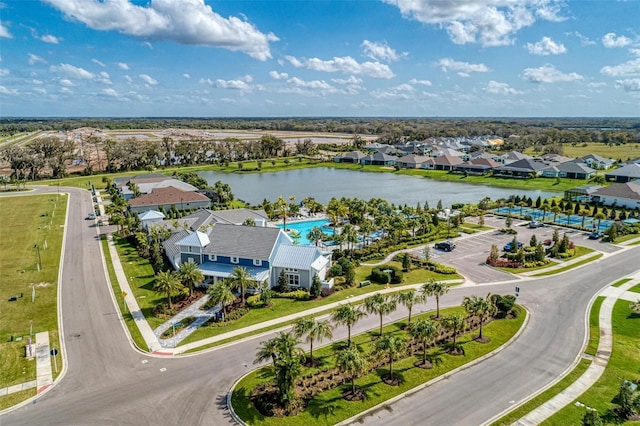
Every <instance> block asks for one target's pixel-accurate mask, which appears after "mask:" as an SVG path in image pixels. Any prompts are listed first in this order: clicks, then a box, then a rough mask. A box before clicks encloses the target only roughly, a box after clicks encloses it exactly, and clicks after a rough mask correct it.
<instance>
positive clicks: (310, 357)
mask: <svg viewBox="0 0 640 426" xmlns="http://www.w3.org/2000/svg"><path fill="white" fill-rule="evenodd" d="M309 359H310V360H311V367H313V340H311V345H310V347H309Z"/></svg>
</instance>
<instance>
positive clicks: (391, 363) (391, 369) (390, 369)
mask: <svg viewBox="0 0 640 426" xmlns="http://www.w3.org/2000/svg"><path fill="white" fill-rule="evenodd" d="M392 377H393V355H389V379H391V378H392Z"/></svg>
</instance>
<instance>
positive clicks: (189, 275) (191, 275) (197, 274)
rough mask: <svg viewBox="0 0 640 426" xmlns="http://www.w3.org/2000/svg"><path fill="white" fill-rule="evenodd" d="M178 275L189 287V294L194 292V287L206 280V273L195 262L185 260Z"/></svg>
mask: <svg viewBox="0 0 640 426" xmlns="http://www.w3.org/2000/svg"><path fill="white" fill-rule="evenodd" d="M178 277H179V278H180V281H182V284H184V285H185V286H186V287H188V288H189V294H190V295H191V294H193V288H194V287H195V286H196V284H200V283H201V282H202V281H203V280H204V275H203V274H202V271H201V270H200V266H198V265H197V264H196V263H195V262H183V263H182V265H180V270H179V271H178Z"/></svg>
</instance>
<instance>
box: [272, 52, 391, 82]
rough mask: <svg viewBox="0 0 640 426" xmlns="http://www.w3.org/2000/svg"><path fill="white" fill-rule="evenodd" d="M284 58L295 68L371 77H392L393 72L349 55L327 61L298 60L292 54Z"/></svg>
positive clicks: (387, 67)
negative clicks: (361, 61)
mask: <svg viewBox="0 0 640 426" xmlns="http://www.w3.org/2000/svg"><path fill="white" fill-rule="evenodd" d="M285 59H286V60H287V61H289V62H290V63H291V65H293V66H294V67H296V68H307V69H310V70H314V71H324V72H341V73H344V74H354V75H368V76H369V77H373V78H386V79H389V78H393V76H394V74H393V71H391V68H389V66H388V65H386V64H381V63H379V62H363V63H359V62H358V61H356V60H355V59H353V58H352V57H351V56H345V57H334V58H333V59H330V60H328V61H323V60H322V59H318V58H310V59H304V60H302V61H301V60H299V59H297V58H296V57H294V56H285Z"/></svg>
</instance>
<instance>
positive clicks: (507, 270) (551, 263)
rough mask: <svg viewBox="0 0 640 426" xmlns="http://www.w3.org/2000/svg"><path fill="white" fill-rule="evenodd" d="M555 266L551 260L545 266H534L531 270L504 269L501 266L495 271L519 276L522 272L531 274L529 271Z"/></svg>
mask: <svg viewBox="0 0 640 426" xmlns="http://www.w3.org/2000/svg"><path fill="white" fill-rule="evenodd" d="M557 264H558V262H554V261H553V260H551V261H549V263H547V264H546V265H542V266H534V267H533V268H504V267H502V266H498V267H496V269H500V270H501V271H504V272H508V273H510V274H521V273H523V272H531V271H537V270H540V269H547V268H548V267H550V266H554V265H557Z"/></svg>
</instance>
